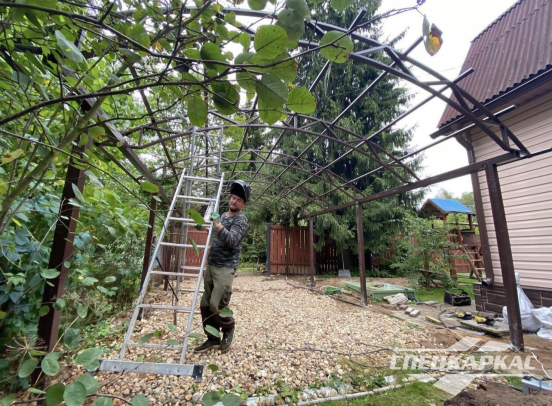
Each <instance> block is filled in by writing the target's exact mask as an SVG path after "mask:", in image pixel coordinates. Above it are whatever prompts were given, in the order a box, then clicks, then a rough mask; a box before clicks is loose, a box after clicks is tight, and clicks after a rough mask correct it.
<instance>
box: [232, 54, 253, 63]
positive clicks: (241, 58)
mask: <svg viewBox="0 0 552 406" xmlns="http://www.w3.org/2000/svg"><path fill="white" fill-rule="evenodd" d="M253 55H256V54H254V53H253V52H242V53H241V54H238V55H237V56H236V57H235V58H234V64H236V65H245V64H246V63H247V62H249V60H250V59H251V57H252V56H253Z"/></svg>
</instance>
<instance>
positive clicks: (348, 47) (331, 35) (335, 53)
mask: <svg viewBox="0 0 552 406" xmlns="http://www.w3.org/2000/svg"><path fill="white" fill-rule="evenodd" d="M328 44H330V45H328ZM324 45H327V46H325V47H324V48H322V49H321V50H320V53H321V54H322V55H323V56H324V57H325V58H326V59H328V60H330V61H332V62H336V63H344V62H345V61H347V58H349V54H350V53H351V52H352V51H353V41H351V38H349V37H348V36H347V35H345V34H344V33H342V32H340V31H329V32H327V33H326V34H325V35H324V36H323V37H322V39H321V40H320V46H324Z"/></svg>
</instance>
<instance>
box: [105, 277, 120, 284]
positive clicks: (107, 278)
mask: <svg viewBox="0 0 552 406" xmlns="http://www.w3.org/2000/svg"><path fill="white" fill-rule="evenodd" d="M116 280H117V278H116V277H114V276H108V277H106V278H104V282H105V283H113V282H115V281H116Z"/></svg>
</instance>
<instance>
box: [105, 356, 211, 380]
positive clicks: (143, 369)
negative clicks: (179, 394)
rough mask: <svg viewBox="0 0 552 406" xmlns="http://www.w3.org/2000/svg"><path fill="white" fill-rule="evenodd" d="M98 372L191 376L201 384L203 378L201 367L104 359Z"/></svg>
mask: <svg viewBox="0 0 552 406" xmlns="http://www.w3.org/2000/svg"><path fill="white" fill-rule="evenodd" d="M100 371H110V372H138V373H143V374H164V375H178V376H193V377H194V380H195V381H196V382H201V377H202V376H203V365H195V364H158V363H154V362H135V361H123V360H112V359H104V360H100Z"/></svg>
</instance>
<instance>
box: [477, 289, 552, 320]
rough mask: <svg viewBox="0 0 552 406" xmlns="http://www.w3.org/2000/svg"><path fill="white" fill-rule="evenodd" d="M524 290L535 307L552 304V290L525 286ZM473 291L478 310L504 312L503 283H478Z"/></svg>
mask: <svg viewBox="0 0 552 406" xmlns="http://www.w3.org/2000/svg"><path fill="white" fill-rule="evenodd" d="M523 292H524V293H525V294H526V295H527V297H528V298H529V300H531V302H532V303H533V304H534V305H535V307H551V306H552V291H550V290H543V289H535V288H523ZM473 293H474V294H475V306H476V309H477V310H480V311H485V312H489V313H502V307H503V306H506V298H505V296H504V287H503V286H502V285H499V284H494V285H493V286H483V285H481V284H479V283H476V284H474V285H473Z"/></svg>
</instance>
